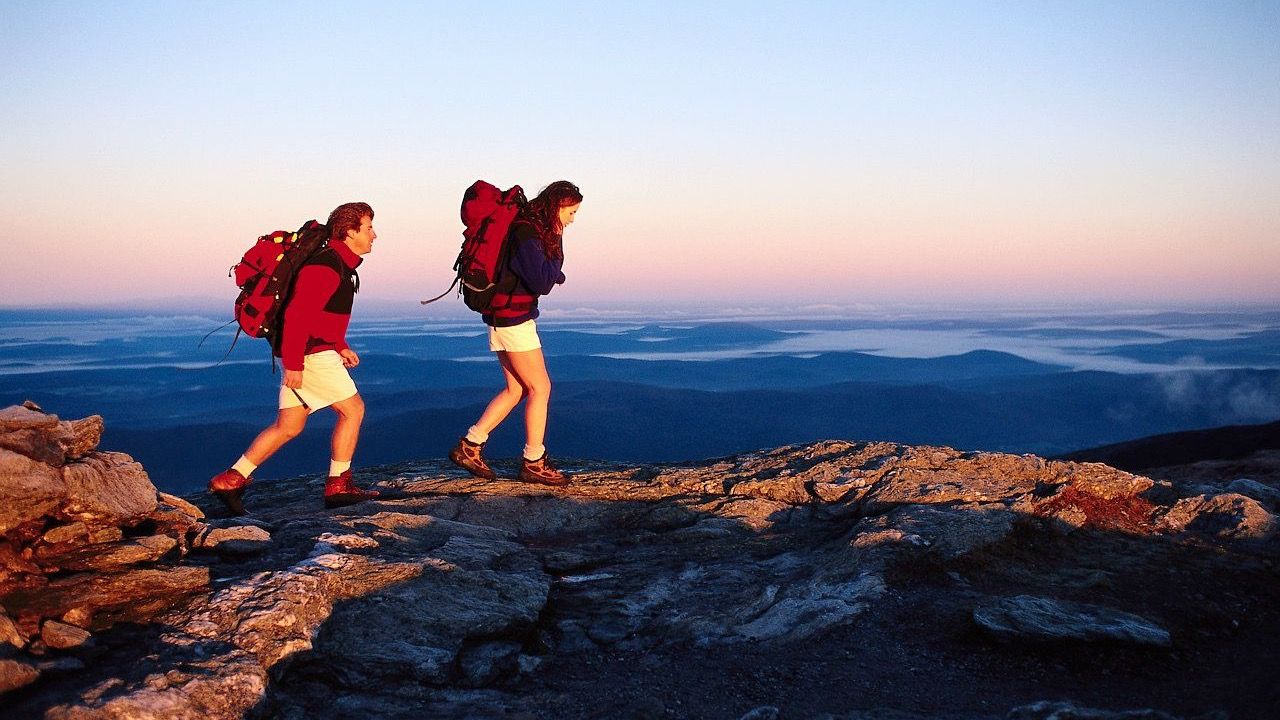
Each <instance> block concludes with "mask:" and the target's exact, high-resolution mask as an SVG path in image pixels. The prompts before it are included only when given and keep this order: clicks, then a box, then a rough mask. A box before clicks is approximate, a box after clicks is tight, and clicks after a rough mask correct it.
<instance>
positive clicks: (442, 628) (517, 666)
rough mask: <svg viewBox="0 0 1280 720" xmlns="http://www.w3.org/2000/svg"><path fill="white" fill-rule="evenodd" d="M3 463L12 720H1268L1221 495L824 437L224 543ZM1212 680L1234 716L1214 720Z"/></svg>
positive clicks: (458, 479) (425, 498) (113, 483)
mask: <svg viewBox="0 0 1280 720" xmlns="http://www.w3.org/2000/svg"><path fill="white" fill-rule="evenodd" d="M32 412H34V411H32ZM45 417H47V416H45ZM29 419H30V420H31V421H32V422H35V421H36V420H39V421H40V422H42V423H44V424H43V425H41V427H43V428H44V429H45V431H46V432H49V433H53V432H55V430H54V428H55V427H60V426H54V425H50V424H49V423H48V421H47V420H44V419H40V418H36V417H34V416H30V417H29ZM23 427H24V428H29V427H31V425H27V426H23ZM59 432H61V431H59ZM36 435H38V433H37V434H36ZM61 436H62V435H59V437H61ZM32 437H34V435H32ZM42 437H43V436H42ZM31 442H32V447H35V446H36V445H39V446H40V447H43V448H46V449H47V448H48V447H49V446H50V443H54V442H55V441H54V440H52V439H50V438H49V437H45V438H44V439H43V440H32V441H31ZM16 444H17V441H11V442H10V443H9V444H4V447H5V448H7V449H8V451H9V452H11V453H15V454H17V455H19V456H21V457H22V458H24V459H25V460H26V461H28V462H27V463H20V462H18V461H14V462H15V463H16V464H14V465H13V466H12V467H16V468H17V467H20V468H23V469H29V470H31V472H32V473H34V479H17V478H18V476H17V475H13V474H11V473H10V471H9V470H6V471H5V472H6V473H10V474H6V475H4V476H3V479H2V480H0V485H2V486H3V487H0V492H11V493H15V494H16V493H27V494H26V495H24V496H23V497H26V498H29V502H30V503H32V507H36V506H38V507H39V508H40V510H39V512H38V513H37V512H36V511H35V510H33V509H31V508H30V507H26V506H24V507H22V508H19V509H16V510H12V511H10V516H11V517H13V518H15V520H14V521H6V522H10V524H9V525H8V526H7V527H6V530H5V533H4V542H3V545H0V548H4V549H3V550H0V553H2V554H0V567H3V568H5V572H6V573H8V574H7V575H6V576H5V577H6V578H7V579H6V580H4V582H6V583H7V584H6V585H4V586H2V587H3V588H4V589H3V591H0V604H2V605H3V606H4V608H5V611H4V613H0V641H2V642H7V643H9V645H10V646H11V648H12V651H11V652H9V654H8V655H0V679H3V678H9V679H7V680H0V682H7V683H9V685H8V687H9V688H16V687H19V686H20V685H25V687H23V688H22V689H19V690H13V691H12V692H10V693H9V694H8V695H7V696H6V698H5V700H6V701H9V702H10V707H11V708H13V711H14V712H21V713H23V714H24V716H41V715H43V716H45V717H49V718H99V717H100V718H108V717H112V718H114V717H165V718H169V717H201V718H233V717H245V716H271V717H285V718H292V717H297V718H303V717H321V716H323V717H329V716H341V717H345V716H366V717H420V716H423V715H429V716H432V717H459V718H462V717H478V718H486V717H495V718H496V717H602V716H616V717H725V718H739V717H783V718H791V717H799V718H816V717H833V718H845V717H849V718H852V717H903V718H911V717H921V718H923V717H954V718H962V717H963V718H985V717H992V718H994V717H1004V716H1006V715H1008V716H1010V717H1014V716H1016V717H1028V718H1030V717H1046V718H1048V717H1095V716H1096V717H1192V716H1205V714H1206V713H1211V712H1215V711H1219V710H1227V711H1231V710H1235V711H1236V712H1238V713H1243V714H1242V715H1241V716H1248V713H1249V712H1251V711H1252V710H1254V709H1256V708H1258V707H1262V706H1264V705H1265V704H1266V702H1267V701H1268V697H1270V696H1268V695H1267V693H1268V692H1270V691H1266V690H1262V689H1260V688H1261V687H1262V686H1263V679H1264V678H1269V677H1270V675H1269V673H1270V672H1271V671H1272V670H1274V669H1275V668H1274V665H1275V661H1274V660H1268V659H1266V657H1264V653H1270V652H1271V650H1270V648H1271V647H1273V645H1274V642H1275V641H1276V640H1277V639H1280V638H1278V637H1277V633H1280V630H1277V628H1278V627H1280V623H1278V622H1277V620H1280V609H1278V608H1276V607H1274V603H1273V602H1272V601H1273V600H1274V597H1276V596H1277V595H1276V592H1277V590H1280V580H1278V579H1277V573H1276V566H1275V561H1276V560H1277V555H1280V552H1278V551H1277V545H1278V540H1277V526H1276V519H1275V516H1274V515H1273V514H1272V513H1273V509H1274V508H1273V507H1272V506H1271V505H1269V504H1266V503H1264V502H1260V501H1259V500H1258V499H1256V498H1257V497H1258V495H1260V494H1263V495H1265V493H1263V492H1262V491H1260V490H1259V489H1258V488H1252V487H1250V488H1242V487H1240V486H1236V488H1235V489H1236V490H1244V489H1249V490H1251V493H1252V494H1251V495H1250V494H1244V493H1243V492H1227V491H1226V485H1227V484H1228V482H1229V481H1224V482H1223V483H1222V484H1221V486H1219V487H1216V488H1213V487H1208V486H1205V485H1204V484H1203V483H1202V484H1200V485H1198V486H1197V487H1195V488H1193V489H1190V490H1189V489H1188V488H1184V487H1180V486H1177V485H1174V484H1171V483H1169V482H1161V481H1154V480H1151V479H1149V478H1145V477H1141V476H1137V475H1132V474H1129V473H1124V472H1121V471H1118V470H1115V469H1113V468H1110V467H1107V466H1105V465H1099V464H1081V463H1070V462H1056V461H1047V460H1043V459H1041V458H1037V457H1033V456H1013V455H1005V454H998V453H966V452H960V451H956V450H952V449H950V448H939V447H912V446H904V445H897V444H892V443H860V442H843V441H827V442H819V443H813V444H809V445H803V446H793V447H784V448H778V449H776V450H770V451H765V452H759V453H753V454H746V455H741V456H736V457H732V458H724V459H719V460H712V461H706V462H703V463H692V464H679V465H671V466H664V467H656V466H640V467H634V466H630V467H628V466H618V465H611V464H603V463H578V464H577V466H576V467H572V468H570V469H571V470H573V471H574V472H575V477H574V482H573V484H572V485H570V486H569V487H567V488H563V489H559V488H558V489H549V488H545V487H540V486H532V485H525V484H520V483H515V482H510V481H507V480H498V481H494V482H486V481H480V480H476V479H473V478H470V477H467V476H465V475H464V474H463V473H461V472H460V471H459V470H457V469H456V468H454V467H453V466H451V465H448V464H446V463H442V462H439V461H424V462H419V463H406V464H402V465H398V466H394V467H387V468H378V469H373V470H368V471H364V472H363V473H362V474H363V475H364V476H365V477H364V481H366V482H373V483H375V484H381V485H383V486H385V487H394V488H395V489H397V490H399V491H401V492H402V493H403V494H404V495H405V497H404V498H402V499H397V500H386V501H376V502H369V503H364V504H362V505H357V506H353V507H350V508H343V509H340V510H334V511H327V510H323V509H322V507H321V503H320V492H321V487H322V484H323V479H321V478H312V479H295V480H290V481H281V482H262V483H258V484H255V485H254V486H253V487H252V488H251V489H250V492H249V493H248V495H247V496H246V502H247V504H248V506H249V508H250V510H251V511H252V512H253V513H254V516H253V518H250V519H240V520H228V521H220V520H209V519H206V518H202V517H200V514H199V511H198V510H197V509H195V508H194V507H193V506H191V505H189V504H187V503H186V502H185V501H182V500H180V499H178V498H171V497H167V496H164V495H162V494H157V493H155V492H154V488H153V489H152V490H151V501H153V502H154V505H152V506H151V507H150V508H148V501H147V500H146V498H147V492H145V491H144V489H143V488H141V487H140V483H141V481H142V480H144V479H145V473H142V471H141V469H139V468H136V466H131V465H130V462H129V461H128V460H127V458H125V457H123V456H118V455H116V454H111V453H99V452H96V451H94V450H87V451H84V452H81V454H80V455H79V456H78V457H76V458H72V457H71V456H70V454H69V453H68V452H64V453H63V457H62V463H63V464H62V465H61V466H59V465H55V464H53V463H52V462H49V461H48V460H49V457H50V456H49V455H48V454H47V453H46V455H44V456H42V457H43V459H37V458H35V457H33V456H32V455H34V454H37V453H34V452H33V453H32V454H23V453H22V452H20V451H18V450H14V449H12V448H13V446H14V445H16ZM57 447H64V446H63V445H57ZM66 447H70V446H69V445H68V446H66ZM77 447H83V445H82V444H81V445H78V446H77ZM72 466H75V468H76V469H74V470H71V471H70V472H69V473H68V472H67V471H66V468H67V467H72ZM7 467H9V466H6V468H7ZM496 467H497V469H498V470H499V472H500V473H502V472H503V471H504V470H506V471H510V470H511V468H510V467H505V466H503V464H502V463H497V464H496ZM55 470H57V471H58V472H54V471H55ZM68 477H73V478H74V479H73V480H68ZM59 480H60V482H61V484H58V481H59ZM148 484H149V483H148ZM9 485H12V486H13V488H14V489H4V487H8V486H9ZM92 488H98V489H101V490H104V491H105V492H107V495H108V496H107V497H102V496H98V497H85V495H86V494H91V493H88V490H89V489H92ZM72 492H75V493H77V496H76V497H72V496H71V493H72ZM194 500H195V503H196V504H197V505H203V506H205V507H208V508H212V507H213V504H212V503H210V499H209V498H207V497H203V496H202V497H197V498H194ZM17 518H21V519H17ZM89 547H93V548H98V550H97V551H95V552H92V553H90V552H86V551H85V548H89ZM202 553H203V554H202ZM53 568H57V570H56V571H54V570H52V569H53ZM149 573H150V574H152V575H148V574H149ZM51 574H52V576H51ZM123 577H128V578H131V580H130V581H129V582H125V581H124V580H123V579H122V578H123ZM72 578H79V579H78V580H75V581H74V582H72V581H71V579H72ZM165 581H167V582H169V583H171V585H170V586H168V587H164V586H163V582H165ZM59 583H69V584H68V585H67V586H66V587H63V586H61V585H59ZM37 588H38V591H37ZM131 588H142V589H145V592H138V591H135V590H132V589H131ZM121 620H129V624H127V625H114V626H113V624H116V623H119V622H120V621H121ZM19 646H20V647H21V649H19ZM1241 653H1246V654H1247V653H1255V654H1256V655H1257V657H1256V658H1254V659H1255V660H1256V662H1254V663H1253V665H1252V667H1246V668H1241V667H1240V665H1239V663H1238V661H1237V660H1236V659H1235V658H1238V657H1239V656H1240V654H1241ZM1228 656H1229V657H1230V658H1232V659H1230V660H1228ZM144 658H145V662H140V660H142V659H144ZM67 659H70V660H73V661H75V663H78V664H75V665H74V666H73V665H72V664H67V663H66V662H63V664H62V665H61V666H58V667H57V668H55V667H54V666H53V665H51V664H48V663H54V662H58V661H65V660H67ZM42 663H46V665H43V666H42ZM1268 663H1270V664H1268ZM1153 668H1160V670H1159V676H1157V675H1156V674H1155V673H1156V671H1155V670H1153ZM42 673H43V676H41V674H42ZM1250 673H1252V675H1250ZM1228 676H1229V677H1230V681H1231V683H1233V686H1238V685H1239V684H1240V683H1243V684H1244V686H1245V687H1255V686H1251V685H1250V681H1251V679H1252V680H1253V681H1256V682H1258V686H1256V687H1257V688H1259V689H1256V690H1255V694H1254V695H1253V696H1250V695H1248V694H1247V693H1237V694H1234V695H1231V694H1229V693H1226V692H1221V693H1218V694H1215V692H1216V691H1215V688H1217V687H1219V685H1216V684H1215V683H1217V682H1218V681H1219V680H1220V679H1221V681H1222V683H1225V682H1226V678H1228ZM1267 684H1268V685H1269V680H1268V681H1267ZM1224 686H1225V685H1224ZM1157 690H1158V691H1157ZM1157 700H1158V701H1159V703H1158V704H1156V705H1154V706H1153V704H1152V703H1153V702H1156V701H1157ZM1090 708H1108V710H1092V709H1090ZM1055 713H1057V714H1055ZM1089 713H1097V714H1089ZM1108 713H1111V714H1108ZM1125 713H1131V714H1125Z"/></svg>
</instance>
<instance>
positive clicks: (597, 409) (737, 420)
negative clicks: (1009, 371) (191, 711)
mask: <svg viewBox="0 0 1280 720" xmlns="http://www.w3.org/2000/svg"><path fill="white" fill-rule="evenodd" d="M1169 382H1170V379H1169V378H1162V377H1160V376H1144V375H1117V374H1110V373H1061V374H1058V375H1053V376H1046V377H1034V376H1032V377H1023V378H1005V379H1004V381H1002V382H996V381H995V380H990V379H989V380H985V381H981V382H978V381H971V380H970V381H963V382H959V383H957V384H956V385H954V386H949V385H947V384H945V383H930V384H898V385H894V384H889V383H875V382H845V383H840V384H834V385H827V386H819V387H812V388H795V389H786V390H781V389H755V390H734V391H719V392H716V391H707V390H698V389H690V388H663V387H656V386H652V385H641V384H634V383H630V382H627V383H623V382H617V381H567V382H563V381H562V382H558V383H557V384H556V389H555V395H554V401H553V403H552V411H551V430H550V435H549V438H550V439H549V442H550V446H551V447H552V448H553V449H554V451H555V453H557V454H558V455H561V456H568V457H584V458H586V457H589V458H609V459H617V460H627V461H636V462H659V461H672V460H683V459H693V458H703V457H711V456H717V455H724V454H729V453H734V452H741V451H745V450H752V449H756V448H762V447H771V446H776V445H780V444H785V443H791V442H801V441H807V440H812V439H815V438H824V437H839V438H857V439H863V440H892V441H895V442H903V443H928V444H944V445H950V446H953V447H959V448H965V449H984V450H1003V451H1012V452H1034V453H1038V454H1044V455H1053V454H1059V453H1063V452H1068V451H1070V450H1075V449H1079V448H1082V447H1091V446H1096V445H1101V444H1104V443H1108V442H1114V441H1117V440H1123V439H1129V438H1134V437H1142V436H1146V435H1152V434H1156V433H1160V432H1168V431H1172V430H1177V429H1184V428H1189V427H1190V428H1194V427H1212V426H1217V425H1222V424H1225V423H1229V422H1232V418H1237V417H1240V413H1241V412H1247V411H1249V408H1239V407H1233V406H1232V405H1231V403H1230V401H1229V400H1226V399H1224V398H1223V397H1222V396H1220V395H1218V394H1217V392H1216V391H1217V390H1221V389H1224V388H1225V389H1226V395H1227V397H1230V396H1231V394H1232V393H1233V392H1237V391H1239V392H1248V391H1250V389H1251V388H1260V387H1267V386H1270V387H1275V386H1276V385H1277V384H1280V372H1277V371H1237V372H1234V373H1231V374H1230V376H1227V377H1224V376H1221V375H1220V374H1214V375H1207V376H1202V377H1188V378H1184V379H1181V380H1177V381H1176V382H1177V383H1178V384H1180V385H1184V387H1181V388H1180V392H1183V393H1184V394H1183V395H1179V396H1176V397H1174V396H1170V394H1169ZM493 392H494V387H493V386H492V385H489V386H483V387H468V388H455V389H450V390H447V391H440V390H434V391H433V390H421V389H418V390H412V391H397V390H395V389H394V388H390V387H380V386H376V385H375V386H370V387H367V388H365V389H364V390H363V394H364V395H365V398H366V401H367V405H368V407H369V412H368V416H367V419H366V425H365V428H364V431H363V434H362V437H361V444H360V452H359V457H360V462H361V463H364V464H378V463H387V462H394V461H398V460H403V459H407V458H418V457H436V456H440V455H443V454H444V453H445V452H446V451H447V450H448V448H449V446H450V444H451V443H452V442H453V441H454V440H455V439H456V437H457V435H458V434H460V433H461V432H463V431H464V430H465V428H466V427H467V426H468V425H469V424H470V423H471V422H473V421H474V420H475V418H476V417H477V416H478V415H479V413H480V411H481V409H482V408H483V406H484V403H485V402H487V400H488V398H489V397H490V396H491V395H492V393H493ZM1197 396H1198V397H1200V400H1198V401H1197V400H1195V399H1194V398H1195V397H1197ZM255 400H257V401H258V402H257V403H256V404H255V402H254V401H255ZM273 412H274V411H273V409H272V403H271V401H270V396H268V397H267V398H265V399H264V398H263V397H262V396H261V395H260V396H258V397H257V398H254V397H248V396H246V397H244V398H240V399H239V402H238V403H237V405H236V406H235V407H234V409H232V410H230V411H224V412H223V413H222V417H221V418H220V419H219V420H218V421H209V422H196V423H189V424H180V425H177V426H171V427H165V428H158V427H150V428H145V427H125V426H122V424H121V423H113V422H111V421H108V431H107V440H108V441H109V442H111V443H115V447H118V448H119V449H122V450H125V451H127V452H130V453H131V454H133V455H135V456H136V457H138V458H139V459H140V460H142V461H143V462H144V463H145V464H146V465H147V467H148V468H149V469H150V470H151V472H152V473H153V474H154V475H155V476H156V478H157V482H159V483H161V484H162V485H169V486H177V485H189V484H191V483H199V482H202V481H203V479H204V478H206V477H207V476H208V475H209V474H211V471H210V468H213V469H214V470H216V469H219V468H220V466H222V465H225V464H227V463H229V462H230V461H231V460H234V459H235V457H236V456H238V454H239V453H240V452H241V451H242V450H243V449H244V447H245V446H246V445H247V443H248V442H249V440H251V439H252V437H253V435H254V434H255V433H256V432H257V431H258V430H259V429H260V428H261V427H262V426H263V425H265V424H267V423H268V422H270V420H271V417H272V415H273ZM519 412H520V411H519V409H517V412H516V413H515V414H514V415H513V417H512V418H511V420H510V421H509V422H508V423H507V424H506V425H504V426H503V427H502V428H500V430H499V431H498V432H497V433H495V435H494V438H493V440H492V442H491V451H492V452H493V453H494V454H495V455H497V456H503V455H506V456H514V455H515V454H516V453H517V452H518V450H519V447H520V445H521V444H522V442H523V436H522V432H523V431H522V422H521V419H520V415H519ZM230 418H236V419H237V420H239V421H241V422H240V424H234V423H229V422H228V420H229V419H230ZM312 424H313V427H312V428H310V429H309V431H308V432H307V433H305V434H304V435H303V436H302V437H301V438H299V439H298V440H296V441H295V442H294V444H292V445H291V446H290V447H288V448H286V452H284V453H282V454H281V455H280V456H278V457H277V458H274V459H273V460H272V461H271V464H270V466H269V467H268V468H266V469H265V470H266V472H267V473H268V475H267V476H270V477H274V476H284V475H290V474H294V473H301V472H316V471H319V470H321V469H323V461H324V460H325V458H327V455H326V452H327V450H326V446H327V442H328V437H327V434H326V431H325V430H323V429H321V428H328V427H330V426H331V420H330V419H329V417H328V413H325V414H323V415H322V416H320V417H317V418H314V419H313V420H312Z"/></svg>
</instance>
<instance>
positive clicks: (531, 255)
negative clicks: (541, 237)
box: [511, 237, 564, 295]
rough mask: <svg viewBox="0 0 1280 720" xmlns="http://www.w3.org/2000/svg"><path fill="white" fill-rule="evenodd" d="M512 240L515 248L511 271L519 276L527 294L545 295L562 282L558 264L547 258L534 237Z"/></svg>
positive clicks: (562, 278) (561, 273)
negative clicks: (527, 289) (527, 290)
mask: <svg viewBox="0 0 1280 720" xmlns="http://www.w3.org/2000/svg"><path fill="white" fill-rule="evenodd" d="M512 239H513V240H515V241H516V247H515V253H514V254H513V255H512V256H511V269H512V270H513V271H515V274H516V275H519V276H520V280H521V281H522V282H524V286H525V287H527V288H529V292H532V293H533V294H535V295H546V294H547V293H549V292H551V288H553V287H555V286H556V285H559V284H560V283H563V282H564V273H563V272H561V271H560V263H557V262H555V261H553V260H551V259H550V258H548V257H547V254H546V253H544V252H543V251H542V243H540V242H538V239H537V238H536V237H524V238H518V237H517V238H512Z"/></svg>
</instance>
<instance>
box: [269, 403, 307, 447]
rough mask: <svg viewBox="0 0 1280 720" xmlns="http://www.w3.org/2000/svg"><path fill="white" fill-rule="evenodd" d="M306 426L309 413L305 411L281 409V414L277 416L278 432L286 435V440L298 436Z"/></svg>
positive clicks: (276, 426)
mask: <svg viewBox="0 0 1280 720" xmlns="http://www.w3.org/2000/svg"><path fill="white" fill-rule="evenodd" d="M306 426H307V414H306V413H305V412H292V411H286V410H281V411H280V414H279V415H277V416H276V423H275V429H276V432H278V433H280V434H281V435H282V436H284V439H285V440H292V439H294V438H296V437H298V436H299V435H301V434H302V429H303V428H305V427H306Z"/></svg>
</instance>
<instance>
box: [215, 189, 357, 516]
mask: <svg viewBox="0 0 1280 720" xmlns="http://www.w3.org/2000/svg"><path fill="white" fill-rule="evenodd" d="M328 227H329V244H328V246H327V247H325V249H324V250H321V251H320V252H319V253H317V254H316V255H315V256H314V257H313V258H311V259H310V260H308V261H307V262H306V264H304V265H303V266H302V268H301V269H300V270H299V271H298V274H297V277H296V278H295V280H294V289H293V295H292V296H291V298H290V299H289V304H288V305H287V306H286V307H285V310H284V323H283V326H282V327H283V334H282V336H281V341H280V344H279V347H278V348H277V353H278V355H279V356H280V359H281V364H282V365H284V382H283V384H282V385H281V387H280V406H279V407H280V412H279V414H278V415H277V416H276V421H275V423H273V424H272V425H271V426H269V427H268V428H267V429H265V430H263V431H262V432H261V433H259V434H258V437H257V438H256V439H254V441H253V443H252V444H250V445H249V449H248V450H245V451H244V455H241V456H240V459H239V460H238V461H236V463H235V465H232V466H231V468H230V469H228V470H226V471H225V472H221V473H219V474H217V475H215V476H214V477H213V479H211V480H210V481H209V492H211V493H212V494H213V495H215V496H217V497H218V498H219V499H220V500H222V502H223V503H224V504H225V505H226V506H227V509H228V510H230V511H231V512H232V513H233V514H236V515H241V514H243V513H244V505H243V504H242V502H241V497H242V496H243V495H244V490H245V488H246V487H247V486H248V485H249V479H250V477H252V475H253V471H254V470H256V469H257V468H258V466H259V465H261V464H262V463H264V462H266V461H267V458H269V457H271V456H272V455H273V454H274V453H275V452H276V451H277V450H279V449H280V448H281V447H283V446H284V444H285V443H287V442H289V441H290V440H292V439H293V438H295V437H297V436H298V434H299V433H301V432H302V428H303V427H304V426H305V425H306V423H307V416H308V415H309V414H310V413H313V412H315V411H317V410H320V409H323V408H326V407H332V408H333V409H334V411H335V412H336V413H337V414H338V422H337V425H335V426H334V428H333V441H332V445H331V447H332V451H333V452H332V457H331V459H330V461H329V478H328V480H327V481H325V485H324V505H325V507H328V508H334V507H342V506H344V505H352V504H354V503H358V502H361V501H363V500H369V499H371V498H375V497H378V495H379V493H377V492H376V491H372V490H361V489H360V488H358V487H356V486H355V485H354V484H352V482H351V458H352V457H353V456H354V455H355V450H356V441H357V439H358V438H359V436H360V423H361V422H362V421H363V420H364V401H363V400H361V399H360V395H359V393H358V392H357V391H356V385H355V383H354V382H352V380H351V375H350V374H349V373H348V372H347V368H353V367H355V366H356V365H359V364H360V357H359V356H358V355H356V353H355V351H354V350H352V349H351V348H350V347H349V346H348V345H347V342H346V334H347V323H348V322H349V321H350V320H351V305H352V302H353V301H354V299H355V293H356V290H357V288H358V287H359V284H360V281H359V276H358V275H357V274H356V267H357V266H358V265H359V264H360V262H361V256H363V255H367V254H368V253H369V251H370V250H372V249H373V241H374V239H375V238H377V237H378V235H377V233H375V232H374V231H373V208H371V207H369V205H368V204H367V203H362V202H355V203H347V204H345V205H339V206H338V207H337V208H335V209H334V211H333V212H332V213H330V214H329V222H328Z"/></svg>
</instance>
